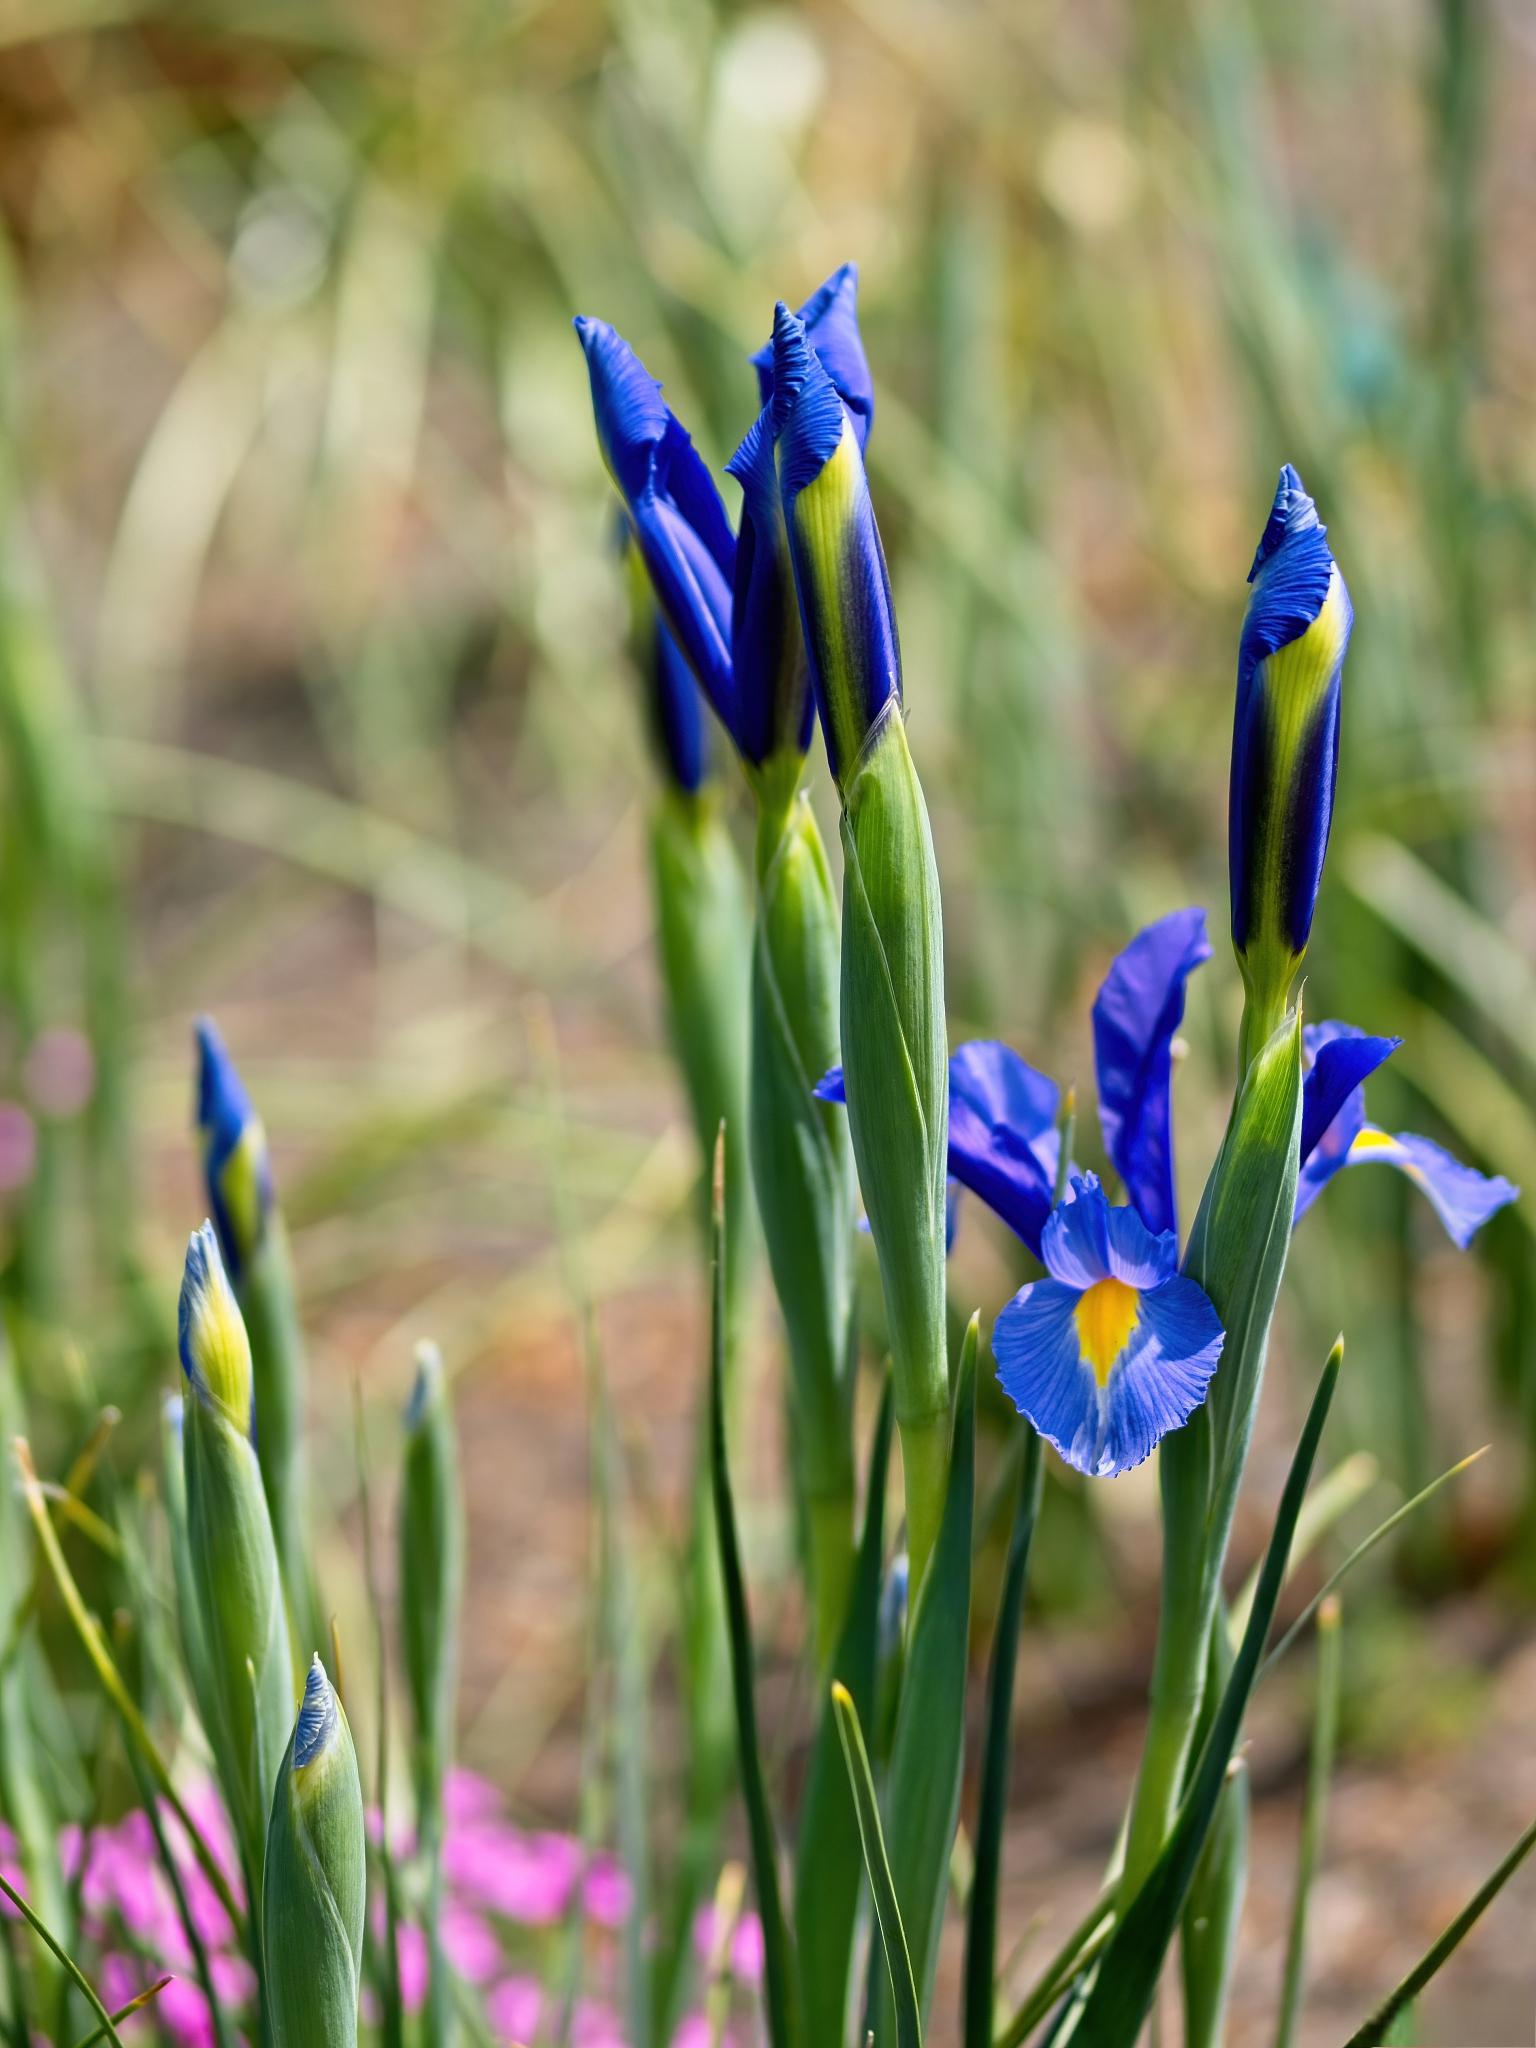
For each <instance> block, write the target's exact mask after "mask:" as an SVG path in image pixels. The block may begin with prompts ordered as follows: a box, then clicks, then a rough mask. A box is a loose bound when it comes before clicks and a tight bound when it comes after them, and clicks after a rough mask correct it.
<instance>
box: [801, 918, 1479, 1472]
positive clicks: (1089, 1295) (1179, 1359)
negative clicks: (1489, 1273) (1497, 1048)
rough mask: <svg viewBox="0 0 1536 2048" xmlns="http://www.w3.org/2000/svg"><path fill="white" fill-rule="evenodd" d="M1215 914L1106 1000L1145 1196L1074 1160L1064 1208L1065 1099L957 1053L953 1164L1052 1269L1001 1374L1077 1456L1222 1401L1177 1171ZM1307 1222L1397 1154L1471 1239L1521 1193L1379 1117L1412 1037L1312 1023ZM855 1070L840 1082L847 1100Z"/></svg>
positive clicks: (992, 1054)
mask: <svg viewBox="0 0 1536 2048" xmlns="http://www.w3.org/2000/svg"><path fill="white" fill-rule="evenodd" d="M1210 952H1211V949H1210V945H1209V942H1208V941H1207V938H1206V934H1205V913H1204V912H1203V911H1201V910H1195V909H1191V910H1176V911H1174V912H1172V913H1171V914H1170V915H1169V916H1167V917H1164V918H1160V919H1159V920H1158V922H1157V923H1156V924H1152V925H1149V926H1148V927H1147V929H1146V930H1145V931H1143V932H1140V933H1138V934H1137V936H1136V937H1135V938H1134V939H1133V940H1132V941H1131V943H1130V945H1128V946H1127V947H1126V949H1125V951H1124V952H1123V953H1121V954H1120V955H1119V957H1118V958H1117V959H1116V960H1115V962H1114V964H1113V966H1112V967H1111V968H1110V970H1109V973H1108V975H1107V976H1106V977H1105V980H1104V985H1103V987H1102V988H1101V989H1100V990H1099V993H1098V997H1097V1000H1096V1001H1095V1003H1094V1006H1093V1034H1094V1058H1095V1065H1096V1068H1097V1074H1098V1087H1099V1123H1100V1127H1101V1129H1102V1132H1103V1136H1104V1149H1105V1151H1106V1153H1107V1154H1108V1156H1109V1159H1110V1162H1111V1164H1112V1165H1113V1167H1114V1169H1115V1172H1116V1174H1117V1175H1118V1177H1119V1179H1120V1181H1121V1183H1122V1184H1123V1186H1124V1190H1125V1193H1126V1196H1127V1198H1128V1200H1127V1203H1126V1204H1124V1205H1120V1206H1112V1205H1111V1204H1110V1202H1109V1200H1108V1199H1107V1197H1106V1195H1105V1193H1104V1190H1103V1188H1102V1187H1101V1185H1100V1183H1099V1181H1098V1179H1097V1177H1096V1176H1095V1175H1093V1174H1091V1173H1090V1174H1083V1175H1077V1174H1073V1175H1072V1176H1071V1178H1070V1180H1069V1184H1068V1189H1067V1194H1066V1198H1065V1199H1064V1200H1063V1201H1062V1202H1061V1203H1060V1204H1054V1202H1053V1197H1054V1190H1055V1188H1056V1185H1057V1180H1058V1173H1059V1164H1060V1148H1061V1135H1060V1125H1061V1096H1060V1091H1059V1089H1058V1088H1057V1086H1056V1083H1055V1082H1054V1081H1052V1080H1050V1079H1049V1078H1048V1076H1046V1075H1044V1074H1041V1073H1038V1072H1037V1071H1036V1070H1035V1069H1034V1068H1033V1067H1031V1066H1030V1065H1029V1064H1028V1063H1027V1062H1026V1061H1025V1060H1023V1059H1021V1058H1020V1057H1019V1055H1018V1054H1017V1053H1016V1052H1014V1051H1013V1049H1012V1048H1011V1047H1010V1046H1006V1045H1001V1044H998V1043H997V1042H996V1041H994V1040H986V1039H980V1040H973V1041H972V1042H971V1043H970V1044H967V1045H962V1046H960V1047H959V1048H958V1049H957V1050H956V1051H955V1052H954V1053H953V1054H952V1055H951V1057H950V1062H949V1171H950V1175H951V1177H952V1179H953V1180H954V1181H956V1182H957V1183H958V1184H959V1185H960V1186H961V1187H964V1188H967V1189H969V1190H970V1192H971V1193H972V1194H974V1195H976V1196H978V1197H979V1198H980V1200H981V1201H983V1202H985V1203H986V1205H987V1207H988V1208H989V1209H991V1210H992V1211H993V1212H994V1213H995V1214H996V1215H997V1216H999V1217H1001V1218H1002V1220H1003V1222H1004V1223H1006V1224H1007V1225H1008V1227H1009V1229H1010V1230H1012V1231H1013V1232H1014V1233H1015V1235H1016V1236H1018V1237H1019V1238H1021V1239H1022V1240H1023V1241H1024V1243H1025V1244H1026V1245H1027V1246H1028V1247H1029V1249H1030V1251H1031V1252H1033V1253H1034V1255H1035V1257H1036V1258H1038V1259H1039V1260H1040V1262H1041V1264H1042V1265H1043V1266H1044V1267H1045V1269H1046V1275H1047V1277H1046V1278H1045V1279H1044V1280H1037V1281H1034V1282H1032V1283H1031V1284H1030V1285H1029V1286H1027V1287H1024V1288H1021V1289H1020V1291H1019V1293H1018V1294H1017V1295H1016V1296H1015V1297H1014V1299H1013V1300H1012V1301H1011V1302H1010V1303H1009V1304H1008V1305H1007V1307H1006V1308H1004V1309H1003V1311H1002V1312H1001V1314H1000V1315H999V1316H998V1319H997V1326H996V1329H995V1331H994V1334H993V1340H992V1341H993V1351H994V1353H995V1355H996V1358H997V1364H998V1376H999V1378H1000V1379H1001V1381H1002V1383H1003V1386H1004V1388H1005V1389H1006V1391H1007V1393H1008V1394H1009V1396H1010V1397H1011V1398H1012V1400H1013V1401H1014V1403H1015V1405H1016V1406H1017V1407H1018V1409H1019V1410H1020V1412H1021V1413H1022V1414H1024V1415H1027V1416H1028V1418H1029V1420H1030V1421H1031V1422H1032V1423H1033V1424H1034V1426H1035V1427H1036V1429H1038V1430H1039V1431H1040V1434H1041V1435H1042V1436H1043V1437H1045V1438H1046V1439H1047V1440H1048V1441H1049V1442H1050V1443H1052V1444H1054V1445H1055V1446H1056V1448H1057V1450H1059V1451H1060V1453H1061V1455H1062V1456H1063V1458H1065V1459H1066V1461H1067V1463H1068V1464H1069V1465H1074V1466H1076V1467H1077V1469H1078V1470H1079V1471H1080V1472H1087V1473H1090V1474H1092V1475H1094V1476H1096V1477H1101V1478H1104V1477H1109V1476H1111V1475H1112V1474H1114V1473H1118V1472H1125V1471H1129V1470H1130V1468H1131V1467H1132V1466H1133V1465H1138V1464H1140V1463H1141V1462H1142V1460H1143V1459H1144V1458H1146V1457H1147V1456H1148V1455H1149V1454H1150V1452H1151V1451H1152V1450H1153V1448H1154V1447H1155V1446H1156V1444H1157V1442H1158V1440H1159V1439H1160V1438H1161V1437H1163V1436H1165V1435H1166V1434H1167V1432H1168V1431H1169V1430H1170V1429H1177V1428H1178V1427H1179V1425H1180V1424H1181V1423H1183V1422H1186V1421H1187V1420H1188V1419H1189V1417H1190V1415H1191V1414H1193V1412H1194V1410H1195V1409H1196V1408H1197V1407H1199V1405H1200V1403H1201V1401H1203V1400H1204V1398H1205V1394H1206V1389H1207V1387H1208V1386H1209V1383H1210V1378H1211V1374H1212V1373H1213V1372H1214V1371H1215V1369H1216V1362H1217V1360H1218V1358H1219V1357H1220V1354H1221V1345H1222V1328H1221V1324H1220V1321H1219V1320H1218V1318H1217V1315H1216V1311H1215V1309H1214V1308H1212V1306H1211V1304H1210V1302H1209V1301H1208V1300H1207V1299H1206V1296H1205V1295H1204V1293H1203V1292H1202V1291H1201V1289H1200V1288H1199V1287H1198V1286H1197V1285H1196V1283H1195V1282H1194V1281H1193V1280H1190V1279H1187V1278H1184V1277H1183V1276H1181V1275H1180V1274H1179V1273H1178V1271H1177V1267H1178V1234H1177V1233H1178V1214H1177V1208H1176V1201H1175V1192H1174V1175H1173V1123H1172V1116H1171V1084H1172V1076H1173V1040H1174V1035H1175V1033H1176V1032H1177V1031H1178V1028H1179V1025H1180V1024H1181V1023H1182V1021H1183V1017H1184V998H1185V986H1186V983H1187V981H1188V978H1189V976H1190V974H1191V973H1192V972H1193V971H1194V969H1195V968H1196V967H1198V966H1200V965H1201V964H1202V963H1203V962H1204V961H1206V960H1208V959H1209V958H1210ZM1305 1044H1306V1053H1307V1059H1308V1062H1309V1065H1308V1070H1307V1077H1306V1082H1305V1087H1304V1092H1303V1103H1302V1130H1301V1176H1300V1182H1299V1185H1298V1188H1297V1195H1296V1210H1295V1215H1296V1218H1297V1219H1298V1220H1299V1219H1300V1217H1301V1216H1302V1215H1303V1214H1304V1213H1305V1212H1306V1210H1307V1209H1309V1208H1310V1207H1311V1205H1312V1203H1313V1202H1314V1201H1315V1200H1316V1199H1317V1196H1318V1195H1319V1194H1320V1193H1321V1192H1322V1190H1323V1188H1324V1187H1326V1185H1327V1184H1328V1182H1329V1181H1330V1180H1332V1178H1333V1177H1334V1175H1335V1174H1336V1173H1339V1172H1341V1171H1342V1170H1343V1168H1344V1167H1346V1166H1359V1165H1362V1164H1369V1163H1370V1162H1372V1161H1380V1162H1382V1163H1384V1164H1386V1165H1390V1166H1396V1167H1397V1168H1398V1169H1399V1170H1400V1171H1401V1172H1404V1173H1406V1174H1407V1175H1408V1176H1409V1178H1410V1179H1411V1180H1412V1181H1413V1182H1414V1183H1415V1184H1416V1185H1417V1186H1418V1187H1420V1188H1421V1189H1422V1190H1423V1191H1424V1193H1425V1194H1426V1195H1427V1196H1428V1198H1429V1200H1430V1202H1431V1203H1432V1204H1433V1206H1434V1209H1435V1213H1436V1214H1437V1215H1438V1216H1439V1218H1440V1220H1441V1222H1442V1223H1444V1225H1445V1227H1446V1230H1447V1231H1448V1232H1449V1234H1450V1236H1451V1237H1452V1238H1453V1239H1454V1240H1455V1242H1456V1243H1457V1244H1458V1245H1459V1246H1461V1247H1463V1248H1465V1247H1466V1245H1467V1244H1468V1243H1469V1242H1470V1240H1471V1238H1472V1236H1473V1233H1474V1232H1475V1231H1476V1230H1477V1229H1478V1228H1479V1227H1480V1226H1481V1225H1482V1224H1483V1223H1485V1222H1486V1221H1487V1220H1488V1218H1489V1217H1490V1216H1491V1215H1493V1213H1494V1212H1495V1210H1497V1209H1500V1208H1502V1207H1503V1206H1504V1204H1505V1203H1506V1202H1509V1201H1512V1200H1513V1199H1514V1197H1515V1195H1516V1193H1517V1190H1516V1189H1515V1188H1514V1187H1513V1186H1511V1184H1510V1183H1509V1182H1508V1181H1507V1180H1504V1179H1502V1178H1490V1177H1489V1176H1488V1175H1486V1174H1481V1173H1479V1172H1477V1171H1476V1169H1475V1168H1473V1167H1470V1166H1465V1165H1463V1164H1462V1163H1461V1161H1460V1160H1458V1159H1454V1158H1453V1157H1452V1156H1451V1154H1450V1153H1449V1152H1446V1151H1445V1150H1444V1149H1443V1148H1442V1147H1441V1146H1439V1145H1436V1144H1435V1143H1433V1141H1432V1140H1430V1139H1428V1138H1424V1137H1420V1136H1418V1135H1417V1134H1416V1133H1414V1132H1411V1131H1404V1132H1400V1133H1399V1134H1398V1135H1397V1136H1395V1137H1394V1136H1391V1135H1389V1134H1388V1133H1387V1132H1385V1131H1381V1130H1378V1129H1377V1128H1376V1127H1375V1126H1374V1125H1372V1124H1368V1123H1367V1122H1366V1119H1365V1089H1364V1083H1365V1081H1366V1078H1367V1077H1368V1076H1369V1075H1370V1074H1372V1073H1374V1072H1375V1070H1376V1069H1377V1068H1378V1067H1379V1066H1380V1065H1381V1064H1382V1062H1383V1061H1384V1060H1385V1059H1387V1058H1388V1057H1389V1055H1390V1054H1391V1053H1392V1052H1393V1051H1394V1050H1395V1049H1396V1047H1397V1045H1398V1044H1399V1041H1398V1040H1397V1039H1395V1038H1372V1037H1368V1036H1367V1035H1366V1034H1365V1033H1364V1032H1361V1031H1357V1030H1355V1029H1354V1027H1353V1026H1351V1025H1348V1024H1337V1023H1329V1024H1315V1025H1308V1026H1307V1027H1306V1031H1305ZM841 1080H842V1077H841V1073H840V1071H839V1070H838V1069H835V1068H834V1069H833V1071H832V1072H831V1073H830V1074H828V1076H827V1077H826V1080H825V1081H824V1082H823V1083H822V1092H823V1093H824V1094H825V1095H826V1096H827V1097H828V1098H829V1099H832V1100H838V1099H840V1098H841Z"/></svg>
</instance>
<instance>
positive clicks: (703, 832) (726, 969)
mask: <svg viewBox="0 0 1536 2048" xmlns="http://www.w3.org/2000/svg"><path fill="white" fill-rule="evenodd" d="M651 863H652V874H653V881H654V889H655V899H656V923H657V933H656V937H657V952H658V956H659V959H660V963H661V973H662V981H663V984H664V991H665V998H666V1010H667V1027H668V1031H669V1033H670V1036H671V1039H672V1046H673V1050H674V1052H675V1054H676V1056H677V1063H678V1067H679V1069H680V1071H681V1073H682V1077H683V1086H684V1088H685V1089H686V1090H687V1094H688V1104H689V1108H690V1110H691V1111H692V1113H693V1124H694V1130H695V1133H696V1135H697V1138H698V1144H699V1159H700V1168H701V1171H700V1207H699V1215H700V1220H701V1224H703V1225H704V1226H707V1223H708V1215H709V1188H708V1179H709V1161H710V1160H712V1159H713V1157H714V1151H715V1135H716V1133H717V1132H718V1131H719V1128H720V1125H721V1123H722V1122H723V1123H724V1124H725V1126H726V1129H727V1131H728V1133H729V1143H728V1144H727V1146H726V1165H725V1176H726V1178H725V1220H726V1232H727V1242H728V1246H729V1252H728V1257H729V1267H728V1270H727V1273H726V1311H727V1319H728V1326H729V1329H730V1331H731V1332H732V1333H733V1334H734V1332H735V1331H736V1329H737V1327H738V1323H739V1315H740V1304H741V1298H742V1294H743V1291H744V1286H745V1276H746V1272H747V1267H748V1260H747V1256H746V1247H747V1244H748V1241H749V1240H748V1235H747V1227H746V1226H747V1219H748V1214H749V1209H750V1204H749V1201H748V1188H749V1185H750V1182H749V1167H748V1163H747V990H748V980H749V972H750V969H749V958H748V946H749V937H748V935H749V933H750V931H751V919H750V915H749V912H748V908H747V899H746V890H745V887H744V884H743V881H742V874H741V863H740V861H739V860H738V859H737V857H736V849H735V847H734V846H733V845H732V843H731V836H730V834H729V832H728V831H727V830H726V827H725V820H724V819H723V818H722V817H721V815H720V811H719V807H718V804H717V802H716V799H715V797H714V796H713V794H712V793H711V792H710V790H709V789H708V788H705V789H704V790H701V791H699V792H698V793H697V794H690V793H688V792H687V791H684V790H678V789H667V790H664V791H663V792H662V793H661V794H660V796H659V798H658V800H657V803H656V808H655V810H654V811H653V813H652V816H651ZM732 1348H734V1347H732Z"/></svg>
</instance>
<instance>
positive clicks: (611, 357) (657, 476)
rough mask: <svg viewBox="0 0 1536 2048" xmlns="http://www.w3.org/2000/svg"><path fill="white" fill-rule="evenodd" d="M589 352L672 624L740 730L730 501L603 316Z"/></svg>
mask: <svg viewBox="0 0 1536 2048" xmlns="http://www.w3.org/2000/svg"><path fill="white" fill-rule="evenodd" d="M575 325H576V332H577V334H578V335H579V336H580V338H581V345H582V348H583V350H584V351H585V352H586V358H587V374H588V376H589V377H590V379H591V383H592V411H593V415H594V417H595V418H596V421H597V437H598V441H599V443H600V445H601V447H602V451H603V460H604V461H605V462H606V463H607V465H608V470H609V474H610V475H611V476H612V478H613V481H614V483H615V484H616V485H617V486H618V490H619V495H620V496H621V497H622V498H623V500H624V506H625V510H626V511H627V512H628V514H629V522H630V525H631V527H632V529H633V531H634V536H635V544H636V546H637V547H638V548H639V550H640V554H641V558H642V560H643V561H644V563H645V566H646V568H647V570H648V571H649V572H650V578H651V583H652V586H653V588H654V589H655V592H656V600H657V603H658V604H659V605H660V607H661V610H662V615H663V617H664V618H665V620H666V623H667V624H668V625H669V626H670V627H671V629H672V632H673V633H674V635H675V636H676V638H677V642H678V644H679V646H680V647H681V648H682V650H683V652H684V653H685V654H686V655H687V657H688V661H689V664H690V665H691V667H692V669H693V672H694V674H695V675H696V676H697V677H698V679H699V681H700V683H701V684H702V685H703V687H704V690H705V692H706V694H707V695H708V697H709V700H710V702H711V704H713V706H714V708H715V710H716V711H717V712H718V714H719V716H720V718H721V720H722V721H723V722H724V724H725V727H726V729H727V731H729V732H734V731H735V730H736V715H735V713H736V707H735V691H734V686H733V681H732V672H731V589H732V583H733V580H734V577H735V573H736V541H735V536H734V535H733V534H732V532H731V523H730V521H729V519H728V518H727V517H726V512H725V505H724V503H723V502H722V500H721V497H720V493H719V492H718V491H717V490H716V488H715V484H714V480H713V478H712V477H711V476H710V474H709V471H708V470H707V469H706V468H705V466H704V463H703V460H702V458H701V457H700V455H699V453H698V450H697V449H696V448H695V447H694V445H693V443H692V441H691V440H689V438H688V435H687V433H686V431H685V430H684V428H683V427H682V425H681V424H680V423H679V421H678V419H677V417H676V415H675V414H674V413H673V412H672V410H671V408H670V407H669V406H668V405H667V403H666V401H665V400H664V399H663V397H662V395H661V386H660V385H659V384H658V383H657V381H656V379H655V378H654V377H653V376H651V374H650V372H649V371H648V370H647V369H646V367H645V365H644V363H642V362H641V360H640V358H639V357H638V356H637V355H636V354H635V352H634V350H633V349H632V348H631V347H630V345H629V343H628V342H627V341H625V340H624V338H623V336H622V335H621V334H619V333H618V332H617V331H616V330H615V329H614V328H612V327H610V326H609V324H608V322H607V321H606V320H594V319H590V318H588V317H587V316H586V315H585V314H582V315H579V316H578V317H577V320H576V323H575Z"/></svg>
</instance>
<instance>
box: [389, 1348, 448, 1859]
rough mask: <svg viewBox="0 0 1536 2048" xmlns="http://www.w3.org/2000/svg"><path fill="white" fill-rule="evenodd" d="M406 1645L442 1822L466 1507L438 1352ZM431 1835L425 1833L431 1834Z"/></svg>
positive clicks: (405, 1534) (410, 1564)
mask: <svg viewBox="0 0 1536 2048" xmlns="http://www.w3.org/2000/svg"><path fill="white" fill-rule="evenodd" d="M399 1537H400V1635H401V1645H402V1650H403V1655H404V1662H405V1676H406V1684H407V1686H408V1688H409V1692H410V1700H411V1725H412V1736H413V1742H412V1761H413V1766H414V1775H415V1781H416V1797H417V1804H418V1809H419V1812H420V1815H421V1817H422V1820H423V1822H429V1821H430V1820H431V1818H432V1817H433V1816H435V1814H436V1812H437V1808H438V1804H439V1802H440V1800H441V1797H442V1786H443V1777H444V1774H445V1773H446V1771H447V1768H448V1761H449V1757H450V1755H451V1753H452V1749H453V1712H454V1696H455V1684H456V1679H457V1667H458V1634H459V1608H460V1603H461V1601H462V1598H463V1590H464V1501H463V1491H462V1488H461V1486H460V1482H459V1451H458V1442H457V1438H456V1437H455V1434H454V1427H453V1410H452V1407H451V1406H450V1403H449V1399H448V1387H447V1383H446V1381H445V1379H444V1376H443V1360H442V1354H441V1353H440V1352H439V1351H438V1348H437V1346H436V1345H435V1344H422V1345H420V1346H419V1347H418V1349H417V1352H416V1383H415V1386H414V1387H413V1389H412V1391H411V1398H410V1404H409V1406H408V1407H407V1408H406V1411H405V1463H404V1470H403V1472H402V1475H401V1486H400V1523H399ZM423 1831H424V1832H425V1828H424V1829H423Z"/></svg>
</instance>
